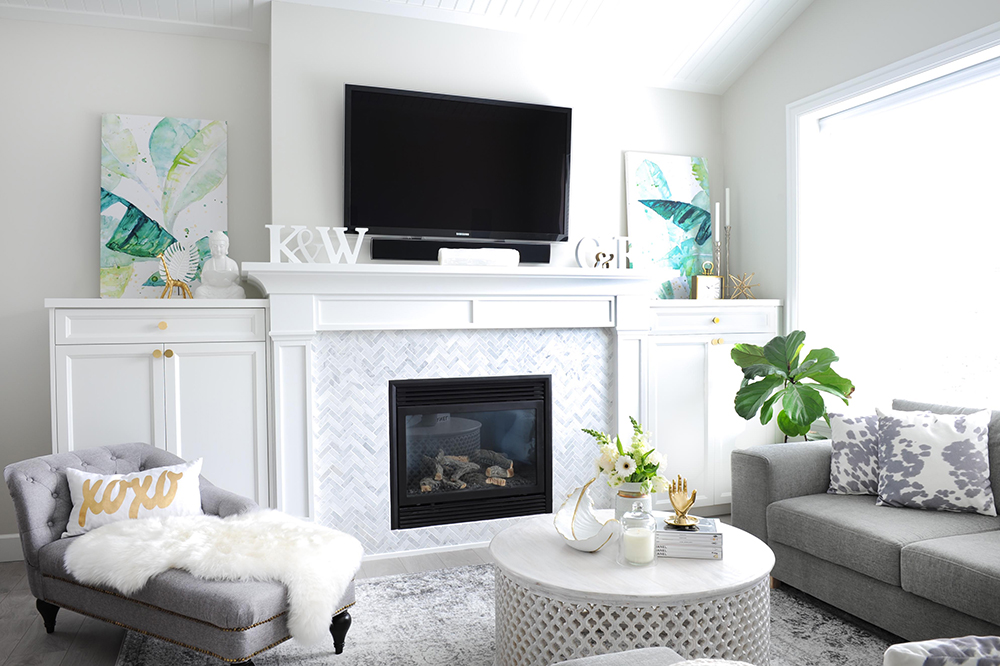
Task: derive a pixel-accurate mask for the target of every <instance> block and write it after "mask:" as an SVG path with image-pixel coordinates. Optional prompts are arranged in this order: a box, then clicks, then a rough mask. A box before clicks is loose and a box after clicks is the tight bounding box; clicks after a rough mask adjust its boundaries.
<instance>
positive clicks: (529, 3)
mask: <svg viewBox="0 0 1000 666" xmlns="http://www.w3.org/2000/svg"><path fill="white" fill-rule="evenodd" d="M537 4H538V0H521V4H520V5H519V6H518V8H517V13H516V14H514V18H517V19H524V20H528V19H530V18H531V14H532V13H533V12H534V11H535V6H536V5H537Z"/></svg>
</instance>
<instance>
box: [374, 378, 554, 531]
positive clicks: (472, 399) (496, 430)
mask: <svg viewBox="0 0 1000 666" xmlns="http://www.w3.org/2000/svg"><path fill="white" fill-rule="evenodd" d="M551 388H552V377H551V375H523V376H501V377H466V378H446V379H405V380H393V381H390V382H389V440H390V442H389V476H390V478H389V490H390V499H391V506H392V515H391V526H392V529H406V528H413V527H426V526H430V525H446V524H451V523H464V522H471V521H476V520H489V519H494V518H509V517H513V516H526V515H531V514H536V513H548V512H549V511H551V507H552V398H551Z"/></svg>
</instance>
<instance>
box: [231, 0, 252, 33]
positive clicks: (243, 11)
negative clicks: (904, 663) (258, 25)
mask: <svg viewBox="0 0 1000 666" xmlns="http://www.w3.org/2000/svg"><path fill="white" fill-rule="evenodd" d="M232 5H233V27H234V28H241V29H243V30H253V0H232Z"/></svg>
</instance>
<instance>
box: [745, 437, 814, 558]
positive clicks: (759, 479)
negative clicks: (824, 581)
mask: <svg viewBox="0 0 1000 666" xmlns="http://www.w3.org/2000/svg"><path fill="white" fill-rule="evenodd" d="M830 454H831V447H830V440H828V439H827V440H821V441H817V442H791V443H788V444H768V445H765V446H754V447H751V448H749V449H740V450H736V451H733V455H732V466H733V505H732V507H733V508H732V512H733V525H735V526H736V527H738V528H740V529H741V530H745V531H747V532H750V534H753V535H754V536H756V537H757V538H758V539H760V540H761V541H763V542H765V543H767V520H766V512H767V506H768V505H769V504H771V503H772V502H777V501H778V500H782V499H786V498H788V497H799V496H801V495H815V494H817V493H825V492H826V491H827V488H829V487H830Z"/></svg>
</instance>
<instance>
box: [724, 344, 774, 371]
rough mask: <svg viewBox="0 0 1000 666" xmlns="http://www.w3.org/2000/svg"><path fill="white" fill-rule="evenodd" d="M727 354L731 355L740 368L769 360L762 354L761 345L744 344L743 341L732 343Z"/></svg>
mask: <svg viewBox="0 0 1000 666" xmlns="http://www.w3.org/2000/svg"><path fill="white" fill-rule="evenodd" d="M729 355H730V356H731V357H732V359H733V361H734V362H735V363H736V365H738V366H740V367H741V368H746V367H748V366H751V365H759V364H761V363H768V362H769V361H768V360H767V358H766V357H765V356H764V348H763V347H758V346H757V345H751V344H746V343H744V342H737V343H736V344H735V345H733V350H732V351H731V352H729Z"/></svg>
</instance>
